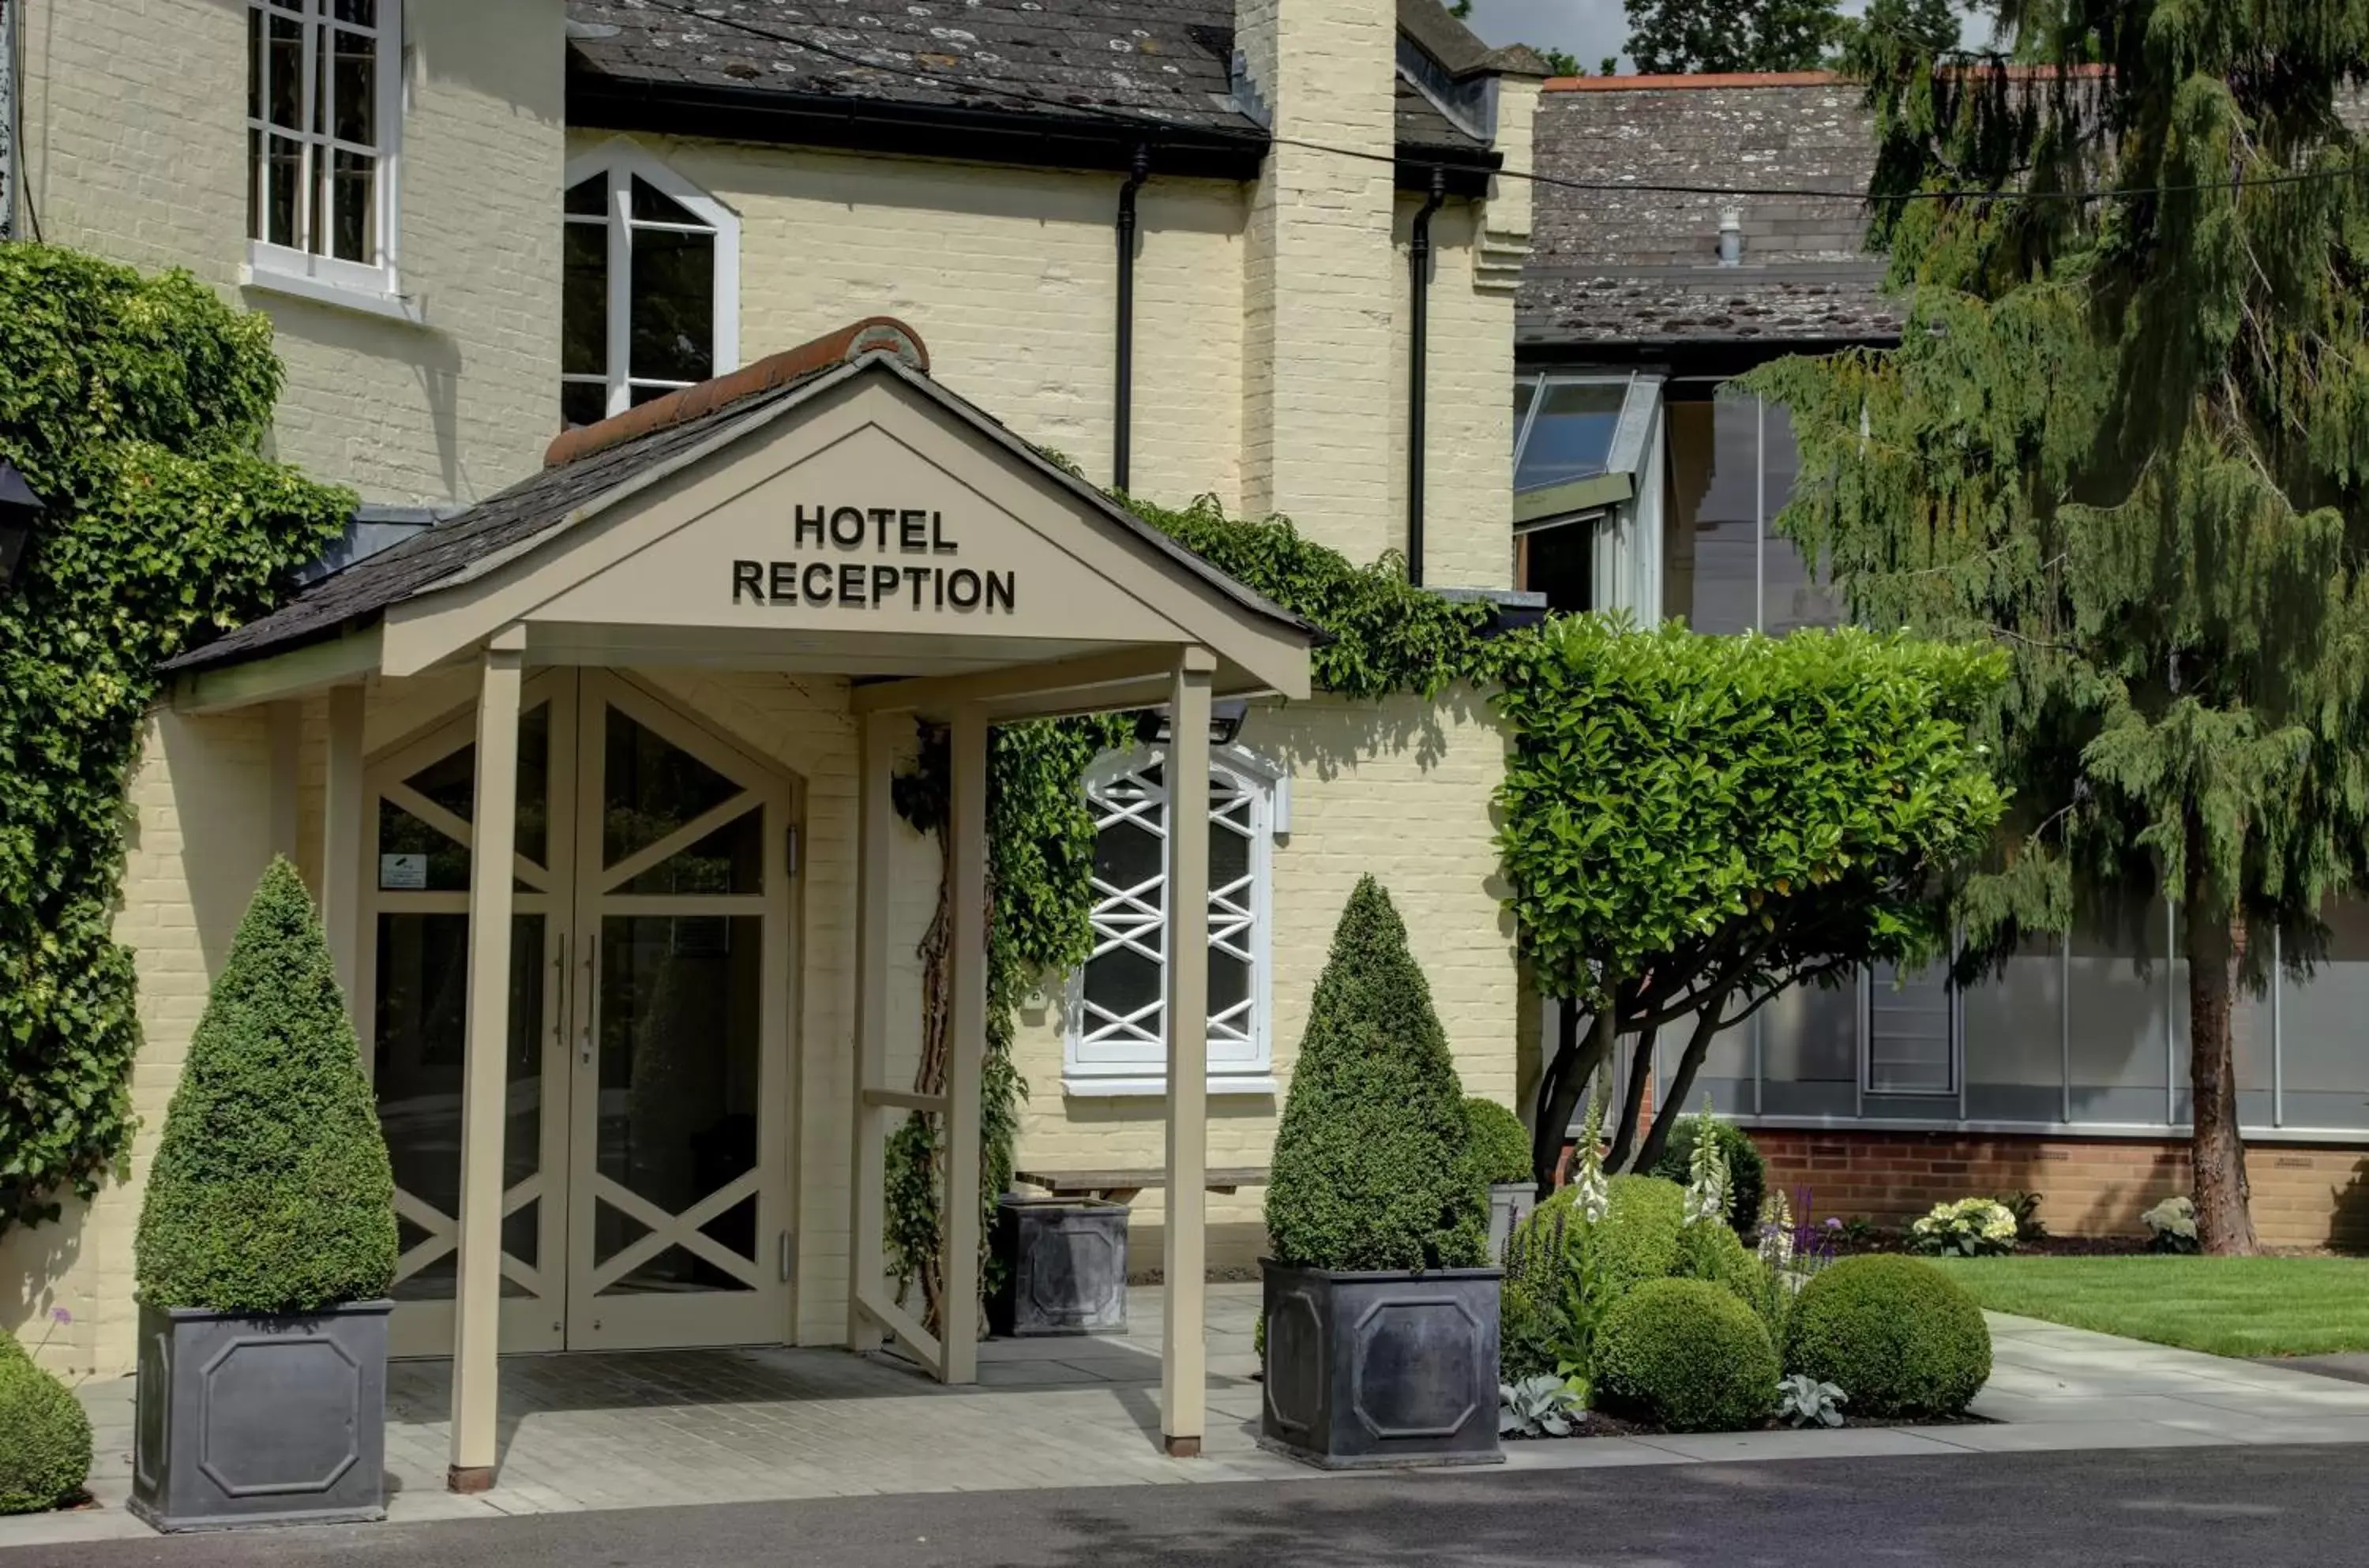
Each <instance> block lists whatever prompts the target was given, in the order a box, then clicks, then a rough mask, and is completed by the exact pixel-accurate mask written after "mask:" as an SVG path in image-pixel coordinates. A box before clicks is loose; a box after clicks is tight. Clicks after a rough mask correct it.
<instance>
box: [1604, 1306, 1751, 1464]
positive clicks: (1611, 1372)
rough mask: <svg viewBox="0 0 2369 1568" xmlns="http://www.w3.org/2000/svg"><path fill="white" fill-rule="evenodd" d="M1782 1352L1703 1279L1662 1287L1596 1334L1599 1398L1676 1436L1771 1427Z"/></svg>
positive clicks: (1619, 1310)
mask: <svg viewBox="0 0 2369 1568" xmlns="http://www.w3.org/2000/svg"><path fill="white" fill-rule="evenodd" d="M1778 1376H1779V1373H1778V1366H1777V1350H1776V1347H1775V1346H1774V1345H1771V1344H1770V1343H1769V1341H1768V1330H1767V1329H1766V1328H1764V1327H1762V1326H1761V1322H1760V1319H1759V1318H1758V1316H1757V1315H1756V1314H1755V1313H1754V1312H1753V1310H1752V1309H1751V1308H1749V1307H1747V1306H1745V1304H1744V1303H1743V1302H1742V1301H1739V1300H1737V1299H1736V1298H1735V1296H1734V1293H1733V1292H1731V1291H1729V1290H1727V1289H1726V1288H1723V1287H1722V1286H1718V1285H1713V1284H1711V1282H1710V1281H1708V1280H1702V1279H1655V1280H1649V1281H1647V1282H1646V1283H1645V1284H1642V1285H1640V1286H1639V1287H1637V1288H1636V1289H1634V1290H1631V1292H1629V1294H1628V1295H1626V1296H1623V1297H1622V1298H1620V1299H1619V1300H1618V1301H1616V1302H1614V1303H1613V1304H1612V1310H1610V1311H1608V1312H1607V1313H1606V1314H1605V1317H1604V1322H1603V1324H1602V1325H1601V1326H1600V1327H1599V1328H1597V1330H1596V1380H1595V1392H1596V1397H1597V1399H1598V1400H1599V1402H1602V1403H1603V1404H1604V1405H1605V1406H1606V1407H1607V1408H1609V1409H1614V1410H1619V1411H1625V1412H1628V1413H1633V1414H1636V1415H1640V1416H1642V1417H1644V1418H1646V1419H1648V1420H1652V1421H1657V1422H1659V1423H1661V1424H1662V1425H1664V1426H1666V1427H1668V1428H1669V1429H1670V1430H1671V1431H1673V1432H1740V1431H1744V1430H1745V1429H1747V1428H1750V1427H1755V1426H1758V1425H1761V1424H1762V1423H1763V1422H1765V1421H1767V1420H1768V1415H1769V1412H1770V1411H1771V1410H1772V1409H1774V1408H1775V1405H1776V1399H1777V1380H1778Z"/></svg>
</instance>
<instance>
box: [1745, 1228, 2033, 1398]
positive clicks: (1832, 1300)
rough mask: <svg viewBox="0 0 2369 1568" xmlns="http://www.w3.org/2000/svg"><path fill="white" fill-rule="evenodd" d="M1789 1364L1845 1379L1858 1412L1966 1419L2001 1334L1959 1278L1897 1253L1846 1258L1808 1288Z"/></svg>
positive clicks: (1792, 1330) (1798, 1306) (1797, 1312)
mask: <svg viewBox="0 0 2369 1568" xmlns="http://www.w3.org/2000/svg"><path fill="white" fill-rule="evenodd" d="M1785 1369H1786V1370H1787V1371H1789V1372H1802V1373H1806V1374H1807V1375H1809V1376H1810V1377H1813V1378H1815V1379H1818V1380H1819V1381H1820V1382H1825V1383H1835V1384H1837V1385H1839V1386H1840V1387H1841V1388H1842V1390H1843V1391H1844V1392H1846V1393H1848V1394H1849V1395H1850V1413H1852V1414H1853V1415H1868V1416H1878V1417H1895V1416H1933V1415H1956V1414H1958V1413H1961V1412H1963V1410H1964V1409H1965V1408H1966V1406H1967V1405H1968V1404H1970V1403H1971V1402H1973V1401H1974V1396H1975V1395H1976V1394H1978V1393H1980V1392H1981V1391H1982V1389H1983V1385H1984V1384H1985V1383H1986V1382H1988V1381H1989V1380H1990V1375H1991V1332H1990V1328H1989V1325H1987V1324H1986V1323H1985V1322H1983V1314H1982V1310H1981V1309H1980V1308H1979V1307H1977V1306H1975V1305H1974V1298H1973V1297H1971V1296H1969V1295H1967V1294H1966V1292H1965V1290H1964V1288H1963V1287H1961V1286H1960V1285H1959V1284H1958V1282H1957V1281H1956V1280H1953V1279H1951V1277H1950V1276H1948V1275H1946V1274H1943V1273H1942V1272H1941V1271H1940V1269H1938V1268H1935V1267H1934V1266H1933V1265H1930V1264H1927V1263H1920V1262H1918V1261H1917V1259H1915V1258H1909V1257H1900V1256H1897V1255H1893V1254H1883V1253H1877V1254H1870V1255H1867V1256H1863V1257H1855V1258H1846V1259H1844V1260H1843V1261H1842V1262H1840V1263H1838V1264H1836V1265H1834V1266H1833V1267H1831V1268H1828V1269H1825V1270H1824V1271H1822V1272H1821V1273H1819V1274H1817V1275H1815V1276H1813V1277H1812V1278H1811V1280H1810V1282H1809V1283H1808V1284H1807V1285H1805V1286H1803V1287H1802V1292H1801V1294H1800V1296H1799V1297H1797V1298H1796V1299H1794V1302H1793V1307H1792V1310H1791V1313H1790V1314H1789V1316H1788V1319H1787V1326H1786V1346H1785Z"/></svg>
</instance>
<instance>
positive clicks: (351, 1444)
mask: <svg viewBox="0 0 2369 1568" xmlns="http://www.w3.org/2000/svg"><path fill="white" fill-rule="evenodd" d="M393 1306H394V1303H393V1302H391V1301H361V1302H356V1303H354V1304H352V1305H350V1306H343V1307H333V1308H330V1309H328V1310H325V1311H319V1312H307V1313H302V1314H291V1315H285V1316H277V1315H275V1316H269V1317H250V1316H246V1315H244V1314H239V1313H231V1312H210V1311H204V1310H196V1309H191V1308H185V1307H173V1308H163V1309H159V1308H155V1307H149V1306H144V1305H143V1307H142V1308H141V1309H140V1382H139V1391H138V1404H137V1409H136V1412H135V1414H134V1416H133V1421H132V1513H134V1514H136V1515H137V1516H140V1517H141V1518H142V1519H143V1520H145V1521H147V1522H148V1523H149V1524H151V1525H154V1527H155V1528H158V1529H160V1530H203V1529H233V1528H242V1527H251V1526H259V1525H298V1524H304V1525H315V1524H349V1523H353V1522H356V1521H362V1520H371V1519H383V1518H384V1517H386V1477H385V1471H386V1320H387V1312H388V1310H390V1309H391V1308H392V1307H393Z"/></svg>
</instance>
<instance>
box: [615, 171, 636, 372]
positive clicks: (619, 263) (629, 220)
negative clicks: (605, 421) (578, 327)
mask: <svg viewBox="0 0 2369 1568" xmlns="http://www.w3.org/2000/svg"><path fill="white" fill-rule="evenodd" d="M633 188H634V177H633V171H632V170H631V169H629V168H628V167H626V166H625V165H624V162H623V161H622V160H621V161H620V162H619V163H618V164H617V165H616V166H613V167H612V168H611V169H610V170H609V412H610V413H611V414H612V415H615V414H622V413H624V411H625V410H626V409H628V408H630V407H632V406H633V399H634V392H633V380H634V371H633V366H632V364H631V363H630V362H628V360H627V355H628V353H629V351H630V349H631V347H632V340H633V315H632V306H633V276H634V274H633V269H634V225H633V199H634V198H633Z"/></svg>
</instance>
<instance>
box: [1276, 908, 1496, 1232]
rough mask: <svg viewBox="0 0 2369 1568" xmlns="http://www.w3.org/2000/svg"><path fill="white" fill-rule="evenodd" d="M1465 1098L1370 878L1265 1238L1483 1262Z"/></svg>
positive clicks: (1285, 1139) (1319, 991)
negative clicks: (1470, 1165)
mask: <svg viewBox="0 0 2369 1568" xmlns="http://www.w3.org/2000/svg"><path fill="white" fill-rule="evenodd" d="M1470 1139H1471V1131H1470V1124H1469V1123H1468V1122H1467V1120H1466V1116H1465V1110H1464V1093H1463V1088H1462V1086H1461V1085H1460V1084H1459V1082H1457V1078H1456V1062H1455V1059H1453V1058H1452V1057H1450V1056H1449V1055H1448V1035H1447V1032H1446V1031H1445V1030H1443V1029H1442V1028H1441V1027H1440V1026H1439V1015H1438V1014H1437V1013H1435V1012H1433V1010H1432V1005H1431V987H1430V986H1429V985H1428V984H1427V983H1426V982H1425V979H1424V978H1423V970H1422V969H1421V968H1419V967H1416V965H1415V961H1414V955H1413V954H1412V953H1410V952H1408V951H1407V942H1406V925H1405V923H1404V922H1403V921H1401V920H1400V919H1399V912H1398V910H1396V909H1395V908H1394V907H1393V906H1392V905H1391V903H1390V895H1389V894H1388V893H1387V892H1385V891H1383V889H1382V885H1381V884H1380V883H1379V882H1377V881H1376V880H1374V878H1372V877H1371V876H1367V877H1364V878H1361V879H1360V880H1359V881H1358V883H1357V887H1356V891H1355V892H1353V893H1351V894H1350V895H1349V902H1348V906H1347V907H1346V908H1345V909H1344V910H1342V911H1341V923H1340V924H1339V926H1337V927H1336V928H1335V929H1334V931H1333V952H1332V956H1331V957H1330V958H1328V959H1327V960H1326V962H1325V965H1324V973H1323V975H1322V978H1320V979H1318V980H1317V982H1316V995H1315V998H1314V1000H1313V1001H1311V1002H1310V1005H1309V1011H1308V1032H1307V1034H1306V1035H1305V1036H1302V1037H1301V1040H1300V1047H1299V1061H1298V1063H1297V1064H1296V1065H1295V1066H1294V1067H1293V1068H1292V1073H1291V1093H1290V1096H1289V1097H1288V1098H1287V1100H1286V1101H1285V1102H1284V1107H1283V1124H1282V1126H1281V1127H1278V1128H1277V1129H1276V1139H1275V1166H1274V1173H1273V1176H1272V1179H1271V1180H1270V1181H1269V1183H1268V1185H1267V1191H1266V1229H1267V1235H1268V1238H1269V1239H1270V1240H1271V1241H1272V1242H1274V1244H1275V1255H1276V1261H1277V1262H1279V1263H1287V1264H1297V1265H1306V1266H1310V1267H1314V1268H1329V1269H1422V1268H1443V1267H1467V1266H1471V1265H1478V1264H1480V1263H1481V1262H1482V1253H1483V1252H1484V1250H1485V1247H1484V1242H1485V1238H1486V1235H1487V1230H1486V1224H1487V1208H1486V1202H1485V1199H1484V1198H1483V1197H1482V1194H1481V1192H1480V1190H1479V1188H1477V1187H1476V1186H1475V1185H1473V1183H1472V1180H1471V1174H1470V1167H1469V1165H1468V1163H1467V1148H1468V1145H1469V1142H1470Z"/></svg>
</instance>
